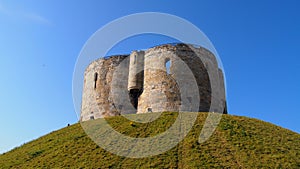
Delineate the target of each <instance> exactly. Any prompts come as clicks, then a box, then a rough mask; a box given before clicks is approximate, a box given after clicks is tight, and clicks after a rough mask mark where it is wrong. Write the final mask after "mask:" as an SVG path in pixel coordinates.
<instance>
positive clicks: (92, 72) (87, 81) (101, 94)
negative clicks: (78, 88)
mask: <svg viewBox="0 0 300 169" xmlns="http://www.w3.org/2000/svg"><path fill="white" fill-rule="evenodd" d="M126 57H128V55H118V56H111V57H107V58H101V59H98V60H96V61H94V62H92V63H91V64H90V65H89V66H88V67H87V68H86V70H85V72H84V86H83V93H82V104H81V115H80V120H81V121H86V120H90V119H97V118H102V117H106V116H115V115H119V111H118V107H116V106H115V104H114V102H113V95H112V93H111V84H112V79H113V73H114V71H115V69H116V67H117V66H118V65H119V64H120V63H121V62H122V61H123V60H125V58H126ZM125 61H126V60H125ZM125 65H127V67H128V63H127V64H126V63H125ZM127 69H128V68H127ZM124 71H127V72H128V70H126V66H125V67H124Z"/></svg>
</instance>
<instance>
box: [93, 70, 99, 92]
mask: <svg viewBox="0 0 300 169" xmlns="http://www.w3.org/2000/svg"><path fill="white" fill-rule="evenodd" d="M97 80H98V73H97V72H96V73H95V74H94V89H96V88H97Z"/></svg>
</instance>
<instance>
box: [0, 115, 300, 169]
mask: <svg viewBox="0 0 300 169" xmlns="http://www.w3.org/2000/svg"><path fill="white" fill-rule="evenodd" d="M177 115H178V114H177V113H163V114H162V116H160V118H158V119H157V120H155V121H153V122H151V123H147V124H142V123H134V124H130V122H129V121H128V120H127V119H125V118H123V117H111V118H108V119H107V120H108V121H109V123H110V125H111V126H113V127H114V128H115V129H116V130H118V131H119V132H121V133H123V134H126V135H129V136H132V137H149V136H152V135H156V134H158V133H161V132H163V131H165V130H166V129H167V128H168V127H170V126H171V125H172V124H173V122H174V119H176V117H177ZM135 116H139V115H135ZM206 117H207V113H199V115H198V118H197V120H196V123H195V125H194V127H193V128H192V130H191V131H190V132H189V133H188V135H187V137H185V138H184V140H183V141H181V142H180V143H179V144H178V145H177V146H176V147H174V148H172V149H171V150H169V151H167V152H165V153H164V154H160V155H156V156H152V157H147V158H140V159H137V158H125V157H120V156H117V155H114V154H112V153H110V152H107V151H105V150H104V149H102V148H101V147H99V146H97V145H96V144H95V143H94V142H93V141H92V140H91V139H90V138H89V137H88V136H87V135H86V134H85V132H84V130H83V129H82V127H81V125H80V124H74V125H71V126H69V127H66V128H63V129H61V130H58V131H54V132H52V133H50V134H48V135H45V136H43V137H41V138H39V139H36V140H34V141H31V142H29V143H26V144H24V145H22V146H20V147H17V148H15V149H13V150H11V151H9V152H7V153H4V154H2V155H0V168H292V169H293V168H300V158H299V157H300V135H299V134H297V133H294V132H292V131H289V130H287V129H283V128H281V127H278V126H275V125H272V124H270V123H266V122H263V121H260V120H256V119H251V118H246V117H238V116H231V115H223V117H222V120H221V122H220V124H219V125H218V127H217V129H216V130H215V132H214V133H213V135H212V136H211V137H210V138H209V140H208V141H206V142H204V143H202V144H199V143H198V137H199V134H200V131H201V129H202V126H203V124H204V121H205V119H206ZM98 120H103V119H98ZM96 122H97V120H94V121H93V123H96Z"/></svg>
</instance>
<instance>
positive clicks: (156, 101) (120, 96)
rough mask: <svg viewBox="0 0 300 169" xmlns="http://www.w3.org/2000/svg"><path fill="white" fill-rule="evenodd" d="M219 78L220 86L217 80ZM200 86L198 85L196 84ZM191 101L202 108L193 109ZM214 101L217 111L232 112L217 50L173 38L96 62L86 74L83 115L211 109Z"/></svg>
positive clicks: (96, 115) (83, 118)
mask: <svg viewBox="0 0 300 169" xmlns="http://www.w3.org/2000/svg"><path fill="white" fill-rule="evenodd" d="M199 56H200V58H199ZM167 63H170V67H169V68H168V67H166V64H167ZM167 69H169V70H167ZM208 70H209V71H208ZM214 70H217V71H214ZM209 72H210V74H209ZM210 78H211V79H210ZM214 78H218V79H214ZM215 80H218V81H219V86H216V85H215V84H214V83H212V84H213V86H211V83H210V81H215ZM195 84H196V86H195ZM182 86H183V87H182ZM180 87H181V88H180ZM195 87H196V88H198V91H194V90H191V89H195ZM212 89H214V90H215V91H216V93H215V94H214V95H212V92H211V91H212ZM199 96H200V98H199ZM213 98H214V99H213ZM195 100H198V101H199V100H200V103H198V104H193V101H195ZM126 103H130V104H126ZM189 104H191V105H197V108H196V109H192V110H191V109H190V107H191V106H188V105H189ZM212 105H214V106H213V107H215V108H216V109H214V110H211V111H214V112H219V113H227V110H226V100H225V87H224V78H223V72H222V70H221V69H218V63H217V60H216V58H215V56H214V55H213V54H212V53H211V52H210V51H208V50H207V49H205V48H202V47H197V48H196V47H193V46H190V45H185V44H176V45H171V44H167V45H161V46H156V47H153V48H150V49H148V50H146V51H133V52H132V53H131V54H130V55H118V56H111V57H106V58H101V59H98V60H96V61H94V62H92V63H91V64H90V65H89V66H88V67H87V68H86V70H85V74H84V87H83V95H82V110H81V121H86V120H90V119H96V118H102V117H105V116H115V115H119V114H123V113H124V114H126V113H146V112H162V111H195V110H197V111H202V112H208V111H209V110H210V106H212ZM219 107H220V108H219ZM224 107H225V108H224ZM223 108H224V109H223Z"/></svg>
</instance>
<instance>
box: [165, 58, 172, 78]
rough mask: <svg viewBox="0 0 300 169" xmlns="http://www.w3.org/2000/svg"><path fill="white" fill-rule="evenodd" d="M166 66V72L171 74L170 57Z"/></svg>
mask: <svg viewBox="0 0 300 169" xmlns="http://www.w3.org/2000/svg"><path fill="white" fill-rule="evenodd" d="M165 67H166V72H167V74H168V75H169V74H170V68H171V60H170V59H169V58H167V59H166V62H165Z"/></svg>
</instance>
